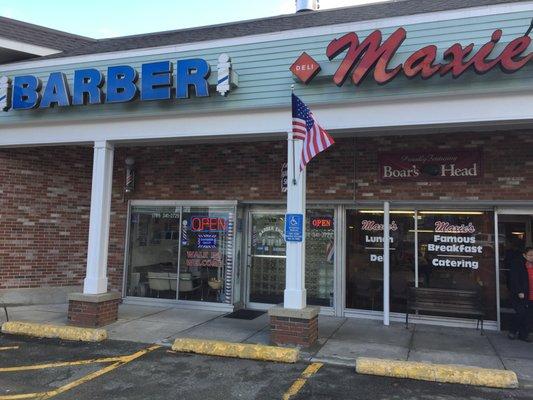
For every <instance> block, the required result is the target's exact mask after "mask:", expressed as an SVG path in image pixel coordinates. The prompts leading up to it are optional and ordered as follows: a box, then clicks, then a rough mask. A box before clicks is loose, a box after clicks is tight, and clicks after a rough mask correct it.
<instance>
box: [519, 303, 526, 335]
mask: <svg viewBox="0 0 533 400" xmlns="http://www.w3.org/2000/svg"><path fill="white" fill-rule="evenodd" d="M518 311H519V312H518V338H519V339H522V340H525V339H527V337H528V326H527V324H528V321H527V320H528V318H527V314H528V312H529V310H528V307H527V303H526V302H525V301H521V302H520V304H519V307H518Z"/></svg>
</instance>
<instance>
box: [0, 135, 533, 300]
mask: <svg viewBox="0 0 533 400" xmlns="http://www.w3.org/2000/svg"><path fill="white" fill-rule="evenodd" d="M480 147H482V148H484V161H485V175H484V178H483V179H481V180H477V181H470V182H459V181H455V182H447V183H443V182H414V183H396V182H395V183H384V182H381V181H380V180H379V179H378V165H377V153H378V152H379V151H394V150H397V149H410V150H413V149H422V150H428V149H431V150H433V149H454V150H459V149H466V150H468V149H476V148H480ZM355 154H356V159H355V160H354V155H355ZM127 156H132V157H134V158H135V167H136V170H137V175H136V188H135V191H134V193H133V194H131V195H129V196H127V197H124V195H123V184H124V159H125V158H126V157H127ZM285 158H286V144H285V141H278V142H257V143H232V144H213V145H207V144H203V145H182V146H170V145H167V146H154V147H148V146H142V147H141V146H140V147H124V148H117V150H116V152H115V172H114V177H113V179H114V181H113V185H114V187H113V201H112V208H111V232H110V242H109V264H108V274H109V281H110V287H111V288H112V289H114V290H120V289H121V286H122V275H123V262H124V260H123V258H124V246H125V241H124V235H125V231H126V215H127V200H128V199H157V200H163V199H169V200H195V199H198V200H254V199H260V200H281V199H283V195H282V194H281V192H280V170H281V165H282V163H283V162H284V161H285ZM91 173H92V149H90V148H88V147H87V148H81V147H42V148H33V149H4V150H0V195H1V197H0V216H1V220H0V221H1V223H0V288H5V287H36V286H47V285H50V286H60V285H72V284H80V283H81V282H82V279H83V277H84V273H85V262H86V250H87V233H88V226H87V224H88V214H89V204H90V198H89V196H90V185H91ZM308 199H309V200H311V201H312V200H313V199H331V200H333V199H336V200H350V199H357V200H363V199H375V200H377V199H380V200H381V199H391V200H399V199H403V200H442V199H453V200H458V199H461V200H469V199H471V200H477V199H481V200H493V199H494V200H498V199H506V200H533V135H528V134H524V133H516V132H515V133H513V132H511V133H505V134H504V133H494V134H479V133H453V134H434V135H417V136H390V137H382V138H376V139H372V138H357V139H355V140H354V139H353V138H348V139H338V140H337V144H336V145H335V146H334V147H333V148H332V149H330V150H328V151H327V152H326V153H324V154H323V155H321V156H320V157H319V158H318V159H317V160H313V161H312V162H311V164H310V165H309V167H308Z"/></svg>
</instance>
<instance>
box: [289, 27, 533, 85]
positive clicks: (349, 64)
mask: <svg viewBox="0 0 533 400" xmlns="http://www.w3.org/2000/svg"><path fill="white" fill-rule="evenodd" d="M530 29H531V28H530ZM529 32H530V31H529V30H528V32H527V33H526V34H525V35H523V36H519V37H517V38H514V39H512V40H511V41H509V42H508V43H507V44H506V45H503V44H500V45H499V42H500V40H501V38H502V35H503V32H502V30H501V29H496V30H495V31H494V32H493V33H492V35H491V36H490V38H489V40H488V41H487V42H486V43H484V44H483V45H482V46H480V47H478V48H477V49H474V48H475V45H474V44H473V43H470V44H468V45H465V46H463V45H462V44H460V43H455V44H453V45H451V46H450V47H449V48H448V49H446V50H444V52H443V54H442V57H441V58H442V59H440V58H439V55H438V54H439V50H438V48H437V46H436V45H433V44H432V45H428V46H425V47H422V48H420V49H419V50H416V51H414V52H413V53H411V54H410V55H409V56H408V57H407V59H406V60H405V61H404V62H403V63H400V64H396V65H391V64H392V63H391V60H392V59H393V57H394V56H395V55H396V53H397V51H398V49H399V48H400V46H401V45H402V43H403V42H404V41H405V39H406V38H407V32H406V30H405V29H404V28H398V29H396V31H394V32H393V33H392V34H391V35H390V36H389V37H388V38H387V39H385V40H383V36H382V33H381V31H379V30H376V31H374V32H372V33H371V34H370V35H368V36H367V37H366V38H365V39H364V40H363V41H360V40H359V37H358V35H357V34H356V33H354V32H350V33H347V34H345V35H344V36H342V37H340V38H338V39H334V40H333V41H331V43H329V45H328V46H327V48H326V56H327V57H328V59H329V60H330V61H332V60H335V61H336V62H337V63H338V61H340V64H338V65H336V66H334V67H335V68H337V69H336V70H335V71H334V70H332V69H331V66H332V65H327V66H325V68H324V72H323V73H322V75H323V76H324V77H326V76H331V75H332V76H333V82H334V83H335V84H336V85H337V86H342V85H343V84H344V82H345V81H346V80H347V79H348V78H351V80H352V82H353V83H354V85H356V86H357V85H359V84H361V82H363V80H364V79H365V78H366V77H367V76H368V75H369V73H370V72H371V71H372V70H373V78H374V80H375V81H376V82H377V83H379V84H385V83H388V82H390V81H392V80H393V79H394V78H396V77H398V76H399V75H404V76H406V77H407V78H409V79H411V78H415V77H420V78H422V79H429V78H432V77H434V76H444V75H447V74H451V75H452V76H453V78H458V77H460V76H461V75H463V74H464V73H465V72H466V71H468V70H473V71H475V72H476V73H477V74H485V73H487V72H489V71H490V70H492V69H494V68H496V67H499V68H500V69H501V70H502V71H503V72H505V73H513V72H516V71H518V70H520V69H521V68H522V67H524V66H525V65H526V64H527V63H528V62H529V61H530V60H531V58H532V57H533V53H532V52H529V53H527V52H526V51H527V49H528V48H529V45H530V43H531V38H530V37H529ZM498 49H500V50H498ZM343 53H344V55H343V56H341V55H342V54H343ZM322 69H323V67H322V66H320V64H319V63H318V62H317V61H316V60H315V59H314V58H312V57H311V56H309V55H308V54H307V53H305V52H304V53H303V54H301V55H300V57H298V59H297V60H296V61H295V62H294V64H293V65H292V66H291V67H290V70H291V71H292V73H293V74H294V76H295V78H296V79H297V80H299V81H301V82H302V83H304V84H308V83H309V82H311V81H312V80H313V79H314V78H315V77H316V76H317V75H318V74H319V73H320V71H321V70H322Z"/></svg>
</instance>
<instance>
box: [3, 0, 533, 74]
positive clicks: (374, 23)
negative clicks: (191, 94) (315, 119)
mask: <svg viewBox="0 0 533 400" xmlns="http://www.w3.org/2000/svg"><path fill="white" fill-rule="evenodd" d="M527 11H533V1H528V2H520V3H505V4H496V5H491V6H480V7H472V8H462V9H456V10H447V11H438V12H432V13H424V14H415V15H403V16H398V17H391V18H379V19H374V20H367V21H357V22H350V23H344V24H337V25H326V26H319V27H313V28H303V29H294V30H288V31H281V32H272V33H267V34H261V35H249V36H242V37H238V38H229V39H217V40H206V41H200V42H194V43H186V44H180V45H171V46H159V47H152V48H144V49H133V50H124V51H116V52H108V53H98V54H87V55H80V56H72V57H61V58H56V59H49V60H33V61H22V62H18V63H12V64H8V65H4V66H0V73H6V72H11V71H17V70H20V69H23V68H44V67H53V66H60V65H70V64H77V63H92V62H97V61H105V60H120V59H123V58H128V57H142V56H151V55H164V54H168V53H178V52H184V51H190V50H203V49H210V48H217V47H225V46H237V45H243V44H254V43H265V42H272V41H276V40H284V39H297V38H302V37H310V36H320V35H328V34H338V33H344V32H347V31H360V30H367V29H383V28H388V27H396V26H401V25H411V24H418V23H425V22H437V21H447V20H453V19H459V18H468V17H481V16H488V15H499V14H506V13H515V12H527ZM524 29H527V26H525V27H524Z"/></svg>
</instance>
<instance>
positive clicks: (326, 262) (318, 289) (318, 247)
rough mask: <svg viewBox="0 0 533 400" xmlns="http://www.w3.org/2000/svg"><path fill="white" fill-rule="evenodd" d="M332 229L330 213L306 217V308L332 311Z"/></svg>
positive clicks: (315, 212)
mask: <svg viewBox="0 0 533 400" xmlns="http://www.w3.org/2000/svg"><path fill="white" fill-rule="evenodd" d="M334 260H335V225H334V214H333V210H329V209H318V210H317V209H312V210H308V211H307V213H306V233H305V288H306V290H307V304H310V305H319V306H326V307H333V277H334V270H335V269H334V265H335V264H334Z"/></svg>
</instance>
